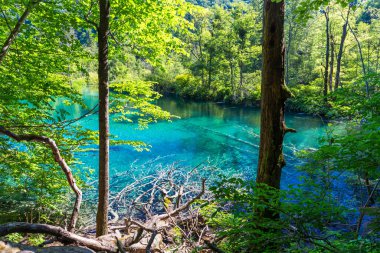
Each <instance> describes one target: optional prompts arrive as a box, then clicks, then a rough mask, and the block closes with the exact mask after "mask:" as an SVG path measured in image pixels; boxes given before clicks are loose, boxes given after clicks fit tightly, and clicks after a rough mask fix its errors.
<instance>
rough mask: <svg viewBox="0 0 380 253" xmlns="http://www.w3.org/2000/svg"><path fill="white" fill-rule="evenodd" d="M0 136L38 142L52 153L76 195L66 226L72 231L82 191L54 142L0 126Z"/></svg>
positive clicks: (77, 214)
mask: <svg viewBox="0 0 380 253" xmlns="http://www.w3.org/2000/svg"><path fill="white" fill-rule="evenodd" d="M0 134H3V135H6V136H8V137H10V138H12V139H14V140H16V141H18V142H20V141H29V142H40V143H43V144H45V145H47V146H48V147H50V149H51V150H52V151H53V155H54V159H55V161H56V162H57V163H58V164H59V166H60V167H61V169H62V171H63V172H64V173H65V175H66V179H67V182H68V183H69V185H70V187H71V189H72V190H73V192H74V193H75V195H76V199H75V204H74V208H73V212H72V214H71V218H70V223H69V226H68V230H69V231H71V232H72V231H73V230H74V228H75V225H76V222H77V220H78V216H79V210H80V206H81V203H82V191H81V190H80V189H79V187H78V186H77V184H76V183H75V178H74V176H73V174H72V172H71V169H70V167H69V166H68V165H67V163H66V161H65V160H64V159H63V157H62V156H61V153H60V152H59V148H58V146H57V144H56V143H55V141H54V140H53V139H51V138H48V137H45V136H39V135H33V134H25V135H21V134H20V135H17V134H15V133H13V132H11V131H9V130H7V129H5V128H4V127H2V126H0Z"/></svg>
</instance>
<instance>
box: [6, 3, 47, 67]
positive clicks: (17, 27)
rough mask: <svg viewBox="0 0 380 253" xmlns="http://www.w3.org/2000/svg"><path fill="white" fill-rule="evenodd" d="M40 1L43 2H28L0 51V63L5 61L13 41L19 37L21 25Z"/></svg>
mask: <svg viewBox="0 0 380 253" xmlns="http://www.w3.org/2000/svg"><path fill="white" fill-rule="evenodd" d="M39 2H41V1H31V2H30V3H29V4H28V6H27V7H26V9H25V11H24V13H23V14H22V15H21V17H20V18H19V20H18V21H17V23H16V25H15V27H14V28H13V30H12V31H11V33H10V34H9V36H8V38H7V40H6V41H5V42H4V45H3V46H2V48H1V52H0V65H1V63H2V62H3V60H4V58H5V55H6V54H7V52H8V50H9V48H10V47H11V45H12V43H13V41H14V40H15V38H16V37H17V35H18V34H19V33H20V29H21V26H22V24H24V22H25V20H26V18H27V17H28V16H29V14H30V11H31V10H32V9H33V8H34V7H35V6H37V5H38V4H39Z"/></svg>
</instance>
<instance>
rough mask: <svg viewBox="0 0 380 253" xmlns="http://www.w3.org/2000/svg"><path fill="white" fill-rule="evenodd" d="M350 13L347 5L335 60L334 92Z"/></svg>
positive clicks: (338, 82)
mask: <svg viewBox="0 0 380 253" xmlns="http://www.w3.org/2000/svg"><path fill="white" fill-rule="evenodd" d="M350 11H351V5H349V7H348V11H347V17H346V20H345V22H344V25H343V29H342V37H341V38H340V45H339V52H338V55H337V59H336V73H335V90H337V89H338V88H339V85H340V66H341V62H342V56H343V48H344V41H345V40H346V37H347V25H348V18H349V16H350Z"/></svg>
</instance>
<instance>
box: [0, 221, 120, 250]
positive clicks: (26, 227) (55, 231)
mask: <svg viewBox="0 0 380 253" xmlns="http://www.w3.org/2000/svg"><path fill="white" fill-rule="evenodd" d="M12 233H34V234H48V235H53V236H56V237H58V238H59V239H60V240H62V241H69V242H76V243H79V244H80V245H83V246H86V247H88V248H90V249H93V250H96V251H102V250H103V251H107V252H116V249H114V248H111V247H107V246H104V245H102V244H101V243H100V242H98V241H97V240H94V239H89V238H85V237H82V236H79V235H76V234H73V233H70V232H68V231H66V230H64V229H63V228H61V227H56V226H52V225H47V224H38V223H35V224H30V223H25V222H13V223H6V224H2V225H0V237H2V236H6V235H9V234H12Z"/></svg>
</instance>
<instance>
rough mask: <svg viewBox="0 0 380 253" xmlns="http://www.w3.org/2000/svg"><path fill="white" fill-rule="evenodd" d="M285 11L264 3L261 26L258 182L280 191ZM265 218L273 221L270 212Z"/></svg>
mask: <svg viewBox="0 0 380 253" xmlns="http://www.w3.org/2000/svg"><path fill="white" fill-rule="evenodd" d="M284 10H285V3H284V1H281V2H278V3H276V2H273V1H272V0H265V2H264V25H263V68H262V81H261V126H260V127H261V128H260V153H259V164H258V169H257V179H256V182H257V183H263V184H266V185H268V186H271V187H274V188H277V189H279V188H280V180H281V170H282V167H283V166H284V165H285V161H284V157H283V153H282V145H283V144H282V143H283V139H284V136H285V133H286V132H287V131H290V129H287V128H286V126H285V118H284V107H285V101H286V99H287V98H289V97H290V95H291V93H290V92H289V90H288V89H287V87H286V85H285V83H284V57H285V47H284V46H285V45H284ZM263 216H264V217H269V218H273V217H274V214H273V213H271V212H267V211H266V212H264V213H263Z"/></svg>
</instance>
